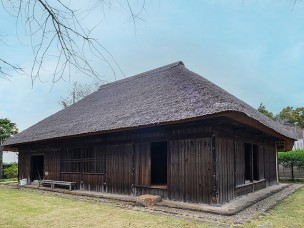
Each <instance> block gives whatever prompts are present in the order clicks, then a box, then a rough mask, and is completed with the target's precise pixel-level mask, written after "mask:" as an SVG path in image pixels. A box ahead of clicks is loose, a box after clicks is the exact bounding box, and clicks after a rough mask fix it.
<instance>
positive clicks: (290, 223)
mask: <svg viewBox="0 0 304 228" xmlns="http://www.w3.org/2000/svg"><path fill="white" fill-rule="evenodd" d="M259 225H265V226H266V225H268V226H271V227H304V188H301V189H300V190H298V191H297V192H295V193H294V194H292V195H290V196H289V197H287V198H286V199H284V200H283V201H281V202H280V203H279V204H277V205H276V207H275V208H274V209H273V210H271V211H270V212H269V213H267V214H266V216H262V217H261V216H260V217H259V218H258V219H255V220H253V221H252V222H251V223H250V224H247V225H246V227H258V226H259Z"/></svg>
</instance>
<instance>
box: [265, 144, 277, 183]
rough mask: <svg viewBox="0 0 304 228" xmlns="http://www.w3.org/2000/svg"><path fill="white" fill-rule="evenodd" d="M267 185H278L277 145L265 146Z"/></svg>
mask: <svg viewBox="0 0 304 228" xmlns="http://www.w3.org/2000/svg"><path fill="white" fill-rule="evenodd" d="M264 155H265V157H264V158H265V179H266V185H267V186H269V185H273V184H275V183H277V177H276V152H275V145H267V146H264Z"/></svg>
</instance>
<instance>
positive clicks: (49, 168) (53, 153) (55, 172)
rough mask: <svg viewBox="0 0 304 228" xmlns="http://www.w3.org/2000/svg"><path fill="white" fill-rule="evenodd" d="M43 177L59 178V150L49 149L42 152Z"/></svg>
mask: <svg viewBox="0 0 304 228" xmlns="http://www.w3.org/2000/svg"><path fill="white" fill-rule="evenodd" d="M44 171H45V172H44V173H45V174H47V175H44V179H49V180H60V150H49V151H46V152H45V153H44Z"/></svg>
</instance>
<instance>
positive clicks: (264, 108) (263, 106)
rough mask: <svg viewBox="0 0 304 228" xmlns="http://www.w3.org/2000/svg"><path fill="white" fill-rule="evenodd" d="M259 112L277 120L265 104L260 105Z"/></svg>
mask: <svg viewBox="0 0 304 228" xmlns="http://www.w3.org/2000/svg"><path fill="white" fill-rule="evenodd" d="M258 111H259V112H261V113H263V114H264V115H265V116H268V117H269V118H270V119H273V120H275V116H274V115H273V113H272V112H269V111H268V110H267V109H266V106H265V105H264V104H263V103H261V104H260V106H259V108H258Z"/></svg>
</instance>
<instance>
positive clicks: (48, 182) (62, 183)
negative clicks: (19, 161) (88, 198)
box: [38, 180, 76, 191]
mask: <svg viewBox="0 0 304 228" xmlns="http://www.w3.org/2000/svg"><path fill="white" fill-rule="evenodd" d="M45 185H49V186H51V188H52V189H54V188H55V186H56V185H57V186H68V187H69V190H70V191H71V190H72V188H75V186H76V182H67V181H55V180H40V181H38V186H39V187H40V186H45Z"/></svg>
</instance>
